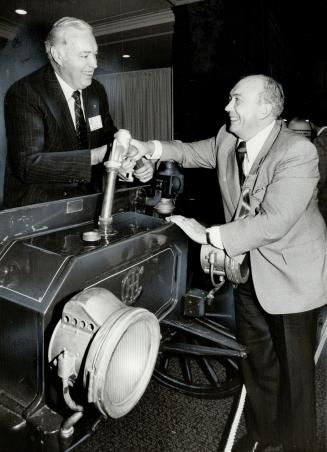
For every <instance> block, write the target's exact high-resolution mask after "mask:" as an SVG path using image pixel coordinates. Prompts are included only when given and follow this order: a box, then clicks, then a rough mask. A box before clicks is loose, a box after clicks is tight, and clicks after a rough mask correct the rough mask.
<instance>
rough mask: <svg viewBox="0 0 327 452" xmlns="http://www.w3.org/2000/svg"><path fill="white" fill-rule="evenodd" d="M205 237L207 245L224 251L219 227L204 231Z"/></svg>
mask: <svg viewBox="0 0 327 452" xmlns="http://www.w3.org/2000/svg"><path fill="white" fill-rule="evenodd" d="M206 235H207V242H208V244H209V245H212V246H214V247H215V248H219V249H221V250H223V249H224V245H223V242H222V240H221V235H220V228H219V226H211V228H208V229H206Z"/></svg>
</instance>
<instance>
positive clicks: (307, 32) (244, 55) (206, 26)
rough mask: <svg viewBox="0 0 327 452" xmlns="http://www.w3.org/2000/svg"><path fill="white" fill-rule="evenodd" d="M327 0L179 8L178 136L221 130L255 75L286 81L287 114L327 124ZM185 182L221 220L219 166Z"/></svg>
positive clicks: (217, 0)
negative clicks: (237, 92)
mask: <svg viewBox="0 0 327 452" xmlns="http://www.w3.org/2000/svg"><path fill="white" fill-rule="evenodd" d="M326 3H327V2H322V1H316V0H313V1H312V2H310V5H308V4H307V5H306V7H305V8H304V7H303V8H300V7H299V5H298V2H292V1H287V0H285V1H283V2H282V1H279V0H274V1H264V0H251V1H244V0H243V1H242V0H206V1H204V2H198V3H193V4H189V5H184V6H179V7H176V8H174V9H173V11H174V14H175V30H174V37H173V67H174V102H175V109H174V111H175V138H176V139H180V140H183V141H196V140H199V139H204V138H208V137H211V136H213V135H215V134H216V133H217V131H218V129H219V127H220V126H221V125H222V124H223V123H224V122H225V121H226V114H225V112H224V107H225V106H226V104H227V102H228V94H229V91H230V89H231V88H232V87H233V85H234V84H235V83H236V82H237V81H238V80H239V79H240V78H241V77H242V76H245V75H249V74H255V73H264V74H267V75H270V76H272V77H274V78H275V79H276V80H278V81H280V82H281V83H282V85H283V87H284V90H285V95H286V104H285V110H284V114H283V117H284V118H286V119H291V118H292V117H293V116H304V117H306V118H314V117H315V116H317V115H318V116H321V117H322V118H325V121H326V124H327V96H326V93H327V77H326V75H327V52H326V50H325V48H324V47H325V36H324V30H325V21H326V20H327V14H326V13H327V5H326ZM185 179H186V196H188V197H194V196H195V197H197V199H198V201H197V202H196V203H194V205H197V206H198V208H197V209H196V210H195V216H198V218H200V219H202V220H203V221H205V222H208V223H215V222H216V223H219V222H221V221H222V220H223V219H222V215H221V205H219V208H218V209H217V208H216V206H217V203H216V201H214V200H215V199H216V198H219V192H218V187H217V184H216V175H215V171H211V170H203V171H202V170H201V171H199V170H186V171H185Z"/></svg>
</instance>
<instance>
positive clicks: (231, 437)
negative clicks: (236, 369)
mask: <svg viewBox="0 0 327 452" xmlns="http://www.w3.org/2000/svg"><path fill="white" fill-rule="evenodd" d="M245 397H246V389H245V385H243V386H242V391H241V395H240V400H239V401H238V407H237V410H236V414H235V417H234V420H233V423H232V426H231V429H230V432H229V435H228V440H227V443H226V446H225V449H224V452H231V450H232V447H233V445H234V441H235V436H236V432H237V428H238V424H239V422H240V419H241V415H242V411H243V407H244V403H245Z"/></svg>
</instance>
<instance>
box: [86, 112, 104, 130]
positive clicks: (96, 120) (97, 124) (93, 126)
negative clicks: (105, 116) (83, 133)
mask: <svg viewBox="0 0 327 452" xmlns="http://www.w3.org/2000/svg"><path fill="white" fill-rule="evenodd" d="M89 126H90V130H91V132H93V131H94V130H98V129H101V128H102V127H103V125H102V119H101V115H97V116H93V117H92V118H89Z"/></svg>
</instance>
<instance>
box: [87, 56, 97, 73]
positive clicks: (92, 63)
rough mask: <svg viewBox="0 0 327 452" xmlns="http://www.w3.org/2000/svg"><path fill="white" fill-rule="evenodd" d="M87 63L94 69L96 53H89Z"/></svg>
mask: <svg viewBox="0 0 327 452" xmlns="http://www.w3.org/2000/svg"><path fill="white" fill-rule="evenodd" d="M88 63H89V65H90V66H91V67H92V68H94V69H96V68H97V67H98V63H97V57H96V55H92V54H90V55H89V61H88Z"/></svg>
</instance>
